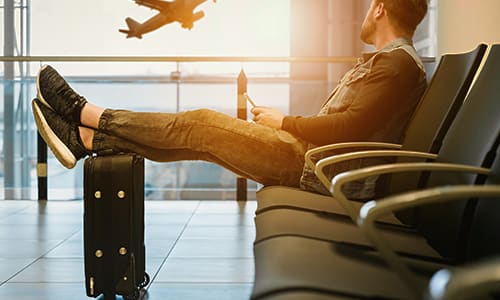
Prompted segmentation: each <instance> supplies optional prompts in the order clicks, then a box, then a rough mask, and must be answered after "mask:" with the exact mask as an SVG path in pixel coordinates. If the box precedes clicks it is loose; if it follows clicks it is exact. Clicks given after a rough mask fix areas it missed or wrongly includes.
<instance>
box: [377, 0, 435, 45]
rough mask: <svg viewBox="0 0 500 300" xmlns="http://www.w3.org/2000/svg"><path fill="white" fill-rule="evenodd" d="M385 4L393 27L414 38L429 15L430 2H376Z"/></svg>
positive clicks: (416, 0) (427, 0) (406, 0)
mask: <svg viewBox="0 0 500 300" xmlns="http://www.w3.org/2000/svg"><path fill="white" fill-rule="evenodd" d="M375 1H376V3H377V4H378V3H380V2H383V3H384V6H385V9H386V10H387V14H388V16H389V18H390V20H391V21H392V22H393V25H394V26H395V27H396V29H398V30H399V31H401V32H402V33H403V34H407V35H408V36H413V34H414V33H415V30H416V29H417V26H418V24H420V22H422V20H423V19H424V17H425V15H426V14H427V9H428V2H429V0H375Z"/></svg>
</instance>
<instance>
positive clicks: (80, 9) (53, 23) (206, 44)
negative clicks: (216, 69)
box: [31, 0, 290, 56]
mask: <svg viewBox="0 0 500 300" xmlns="http://www.w3.org/2000/svg"><path fill="white" fill-rule="evenodd" d="M31 4H32V13H31V14H32V18H31V19H32V23H31V27H32V28H31V32H32V34H31V36H32V45H31V54H32V55H54V54H60V55H168V56H287V55H288V54H289V17H290V16H289V11H290V10H289V0H272V1H271V0H219V1H217V3H213V2H212V1H207V2H205V3H203V4H202V5H200V6H199V7H198V8H199V9H202V10H204V12H205V18H203V19H201V20H200V21H198V22H197V23H196V24H195V27H194V28H193V29H192V30H191V31H189V30H186V29H183V28H181V26H180V24H178V23H173V24H170V25H168V26H165V27H163V28H160V29H159V30H157V31H156V32H152V33H150V34H146V35H144V36H143V39H142V40H138V39H126V38H125V35H123V34H121V33H119V32H118V29H119V28H126V25H125V18H126V17H132V18H134V19H135V20H137V21H139V22H144V21H145V20H147V19H148V18H149V17H151V16H153V15H155V14H156V13H157V12H156V11H153V10H150V9H149V8H146V7H142V6H138V5H137V4H135V3H134V1H131V0H112V1H102V0H85V1H82V0H65V1H60V0H43V1H31Z"/></svg>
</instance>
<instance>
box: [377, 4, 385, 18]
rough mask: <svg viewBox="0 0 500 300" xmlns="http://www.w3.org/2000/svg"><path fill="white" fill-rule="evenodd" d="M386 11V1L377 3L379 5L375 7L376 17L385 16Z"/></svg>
mask: <svg viewBox="0 0 500 300" xmlns="http://www.w3.org/2000/svg"><path fill="white" fill-rule="evenodd" d="M385 13H386V10H385V4H384V2H382V1H380V2H379V3H378V4H377V7H375V14H374V17H375V18H376V19H378V18H380V17H383V16H384V14H385Z"/></svg>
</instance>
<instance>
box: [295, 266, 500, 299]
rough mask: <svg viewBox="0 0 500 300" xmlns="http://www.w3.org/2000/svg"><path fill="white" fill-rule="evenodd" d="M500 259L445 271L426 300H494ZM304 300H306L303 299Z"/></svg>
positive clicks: (499, 281) (499, 282) (499, 278)
mask: <svg viewBox="0 0 500 300" xmlns="http://www.w3.org/2000/svg"><path fill="white" fill-rule="evenodd" d="M499 270H500V258H498V257H496V258H490V259H485V260H484V261H481V262H477V263H474V264H471V265H469V266H467V267H463V268H451V269H443V270H440V271H438V272H436V274H434V275H433V276H432V278H431V280H430V283H429V286H428V289H427V295H426V297H425V299H426V300H477V299H493V298H492V297H491V295H492V294H496V295H498V293H499V292H500V272H499ZM303 299H304V298H303Z"/></svg>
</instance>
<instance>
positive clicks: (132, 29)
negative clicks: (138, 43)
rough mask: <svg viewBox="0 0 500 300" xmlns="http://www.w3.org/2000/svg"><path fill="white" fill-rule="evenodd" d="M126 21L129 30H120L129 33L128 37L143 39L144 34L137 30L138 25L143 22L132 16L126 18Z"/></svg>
mask: <svg viewBox="0 0 500 300" xmlns="http://www.w3.org/2000/svg"><path fill="white" fill-rule="evenodd" d="M125 22H126V23H127V26H128V30H127V29H119V30H118V31H120V32H121V33H125V34H126V35H127V38H132V37H136V38H138V39H142V34H138V32H137V27H139V26H140V25H141V23H139V22H137V21H136V20H134V19H132V18H126V19H125Z"/></svg>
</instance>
